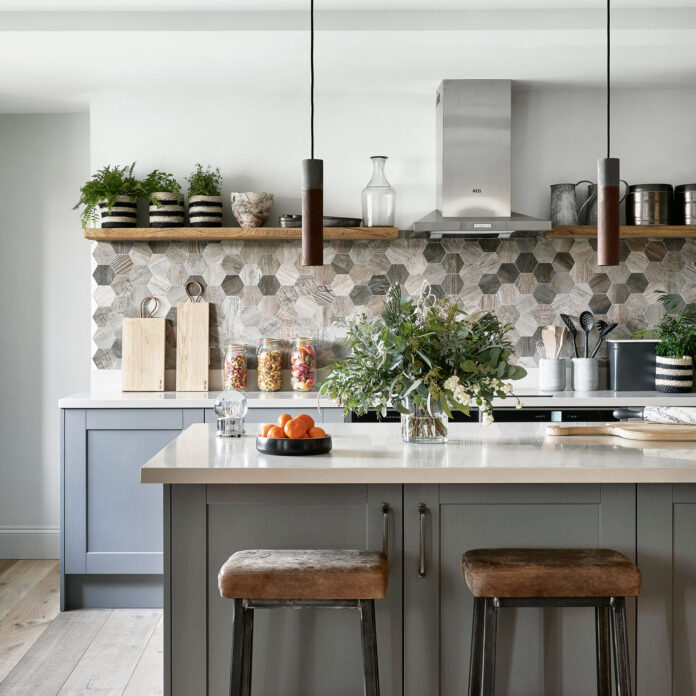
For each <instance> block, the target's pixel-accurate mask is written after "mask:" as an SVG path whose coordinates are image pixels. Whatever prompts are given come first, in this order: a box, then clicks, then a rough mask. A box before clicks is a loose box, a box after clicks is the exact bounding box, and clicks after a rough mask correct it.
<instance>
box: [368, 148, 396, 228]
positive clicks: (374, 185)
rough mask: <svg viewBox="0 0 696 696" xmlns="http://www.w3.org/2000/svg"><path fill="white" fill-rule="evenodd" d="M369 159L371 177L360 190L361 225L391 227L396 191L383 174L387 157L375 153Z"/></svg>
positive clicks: (392, 224)
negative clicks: (371, 168)
mask: <svg viewBox="0 0 696 696" xmlns="http://www.w3.org/2000/svg"><path fill="white" fill-rule="evenodd" d="M370 159H371V160H372V167H373V171H372V178H371V179H370V181H369V182H368V184H367V186H366V187H365V188H364V189H363V191H362V217H363V225H364V226H365V227H393V226H394V206H395V204H396V192H395V191H394V189H393V188H392V187H391V184H390V183H389V182H388V181H387V177H386V176H385V174H384V165H385V163H386V161H387V158H386V157H384V156H383V155H375V156H373V157H370Z"/></svg>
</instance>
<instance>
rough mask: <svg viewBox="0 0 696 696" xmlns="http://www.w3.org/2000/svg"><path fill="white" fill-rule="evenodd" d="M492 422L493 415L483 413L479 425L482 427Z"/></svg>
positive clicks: (486, 412)
mask: <svg viewBox="0 0 696 696" xmlns="http://www.w3.org/2000/svg"><path fill="white" fill-rule="evenodd" d="M492 422H493V415H492V414H490V413H489V412H488V411H484V412H483V415H482V416H481V423H482V424H483V425H490V424H491V423H492Z"/></svg>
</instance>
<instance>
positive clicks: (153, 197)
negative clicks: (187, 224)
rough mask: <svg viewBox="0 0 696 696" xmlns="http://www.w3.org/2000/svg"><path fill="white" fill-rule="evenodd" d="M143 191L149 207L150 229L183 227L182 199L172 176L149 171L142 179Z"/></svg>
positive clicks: (179, 188)
mask: <svg viewBox="0 0 696 696" xmlns="http://www.w3.org/2000/svg"><path fill="white" fill-rule="evenodd" d="M143 189H144V190H145V195H146V197H147V200H148V203H149V205H150V208H149V210H150V227H181V226H183V224H184V197H183V196H182V194H181V186H180V185H179V182H178V181H177V180H176V179H175V178H174V176H173V175H172V174H167V173H166V172H161V171H159V170H158V169H155V170H153V171H151V172H150V173H149V174H148V175H147V176H146V177H145V178H144V179H143Z"/></svg>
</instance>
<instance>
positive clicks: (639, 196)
mask: <svg viewBox="0 0 696 696" xmlns="http://www.w3.org/2000/svg"><path fill="white" fill-rule="evenodd" d="M672 197H673V193H672V186H671V184H635V185H633V186H630V187H629V189H628V196H627V197H626V224H627V225H669V224H670V222H671V219H672Z"/></svg>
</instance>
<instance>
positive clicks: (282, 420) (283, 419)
mask: <svg viewBox="0 0 696 696" xmlns="http://www.w3.org/2000/svg"><path fill="white" fill-rule="evenodd" d="M291 420H292V416H291V415H290V414H289V413H281V414H280V415H279V416H278V422H277V423H276V425H277V426H278V427H279V428H284V427H285V424H286V423H287V422H288V421H291Z"/></svg>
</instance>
